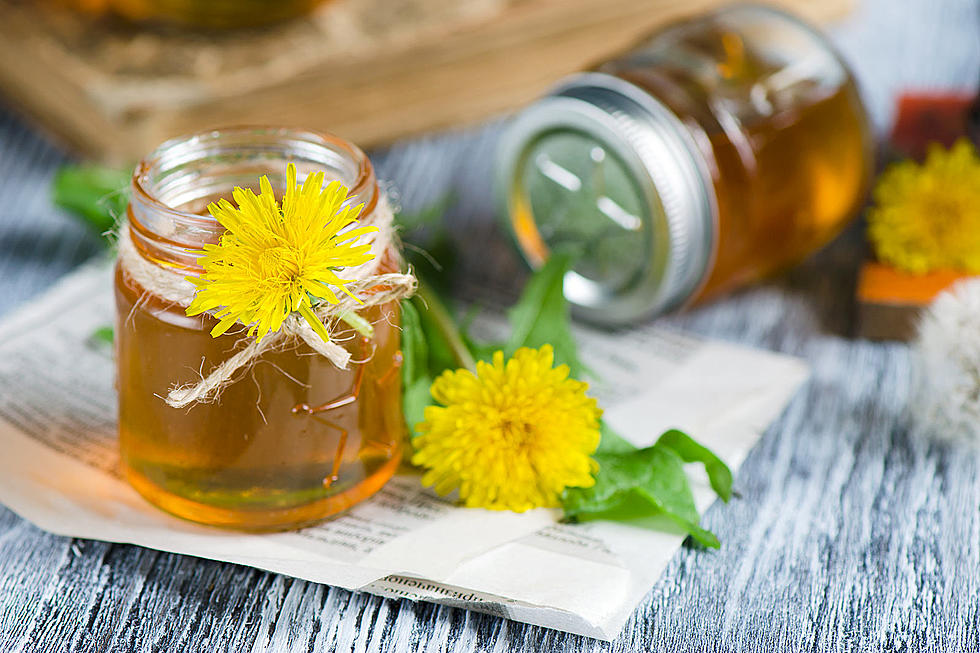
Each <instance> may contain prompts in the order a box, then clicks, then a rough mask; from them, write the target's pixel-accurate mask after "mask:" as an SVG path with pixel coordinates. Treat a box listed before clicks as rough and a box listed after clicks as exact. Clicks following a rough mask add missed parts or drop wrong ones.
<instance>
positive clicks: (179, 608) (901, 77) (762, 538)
mask: <svg viewBox="0 0 980 653" xmlns="http://www.w3.org/2000/svg"><path fill="white" fill-rule="evenodd" d="M978 15H980V3H978V2H977V0H942V1H941V2H940V1H935V2H927V1H925V0H904V1H901V2H899V1H898V0H867V1H866V2H863V3H861V4H860V5H859V6H858V8H857V10H856V12H855V14H854V15H853V16H852V17H851V18H849V19H848V20H847V21H846V23H844V24H842V25H840V26H838V27H837V28H835V30H834V35H835V38H836V40H837V42H838V43H839V45H840V47H841V50H842V51H843V52H844V54H845V56H846V57H847V58H848V59H849V60H850V61H851V62H852V64H853V65H854V67H855V69H856V70H857V72H858V75H859V77H860V81H861V82H862V84H863V87H864V89H865V92H866V95H867V98H868V101H869V105H870V107H871V110H872V113H873V114H874V117H875V121H876V123H877V125H878V126H879V128H882V129H883V128H884V127H886V126H887V125H888V123H889V121H890V119H891V108H892V103H893V99H894V94H895V93H896V92H897V91H898V90H900V89H903V88H906V87H912V88H934V89H950V88H955V89H963V90H971V89H975V88H976V84H977V79H978V76H980V26H978ZM25 65H26V62H25ZM498 131H499V124H497V125H488V126H486V127H483V128H475V129H469V130H466V131H463V132H457V133H449V134H440V135H433V136H431V137H429V138H423V139H417V140H414V141H411V142H405V143H401V144H398V145H396V146H393V147H391V148H389V149H388V150H387V151H384V152H377V153H375V161H376V162H377V165H378V168H379V171H380V173H381V175H382V176H383V177H384V178H387V179H390V180H392V181H393V182H394V183H395V184H396V185H397V186H398V187H400V188H401V189H402V198H401V200H402V203H403V204H404V205H405V206H406V207H408V208H413V207H419V206H423V205H425V204H426V203H428V202H430V201H432V200H435V199H437V198H439V197H441V196H442V195H443V194H444V193H445V192H446V191H447V190H453V191H454V192H455V195H456V197H457V202H456V204H455V205H454V207H453V209H452V210H451V215H450V219H451V221H452V224H453V227H454V229H455V230H456V233H457V235H458V237H459V240H460V241H461V242H462V243H467V242H468V243H469V244H470V247H469V250H470V251H471V252H472V255H471V256H467V257H466V258H465V264H466V266H465V267H466V268H467V270H468V273H469V274H470V275H471V277H473V278H480V279H484V280H485V281H486V282H487V283H495V284H500V283H507V281H508V279H510V278H511V275H512V274H514V273H515V271H516V270H519V266H518V264H517V262H516V260H515V259H514V258H513V257H510V258H506V259H505V261H504V263H503V264H497V263H495V265H494V266H488V265H487V259H486V256H485V255H484V253H485V251H486V246H487V245H486V244H487V242H492V243H496V244H498V245H500V246H501V247H503V246H504V245H503V242H504V240H503V238H502V237H501V236H500V234H499V231H498V230H497V229H496V227H495V225H494V222H493V214H494V211H493V205H492V203H491V201H490V176H489V175H490V170H491V163H490V162H491V160H492V155H493V147H494V142H495V138H496V135H497V134H498ZM65 159H66V155H65V154H64V153H62V152H61V151H60V150H59V149H58V148H57V147H56V146H54V145H52V144H51V143H49V142H48V141H46V140H44V139H43V137H41V136H39V135H38V134H37V133H36V132H35V131H34V130H32V129H31V128H30V127H29V126H28V125H27V124H25V123H24V122H23V121H22V120H21V119H19V118H16V117H14V115H13V113H12V112H11V111H9V110H6V109H0V313H3V312H6V311H9V310H10V309H12V308H14V307H15V306H16V305H18V304H20V303H22V302H24V301H27V300H29V299H30V298H31V297H32V296H34V295H35V294H36V293H38V292H40V291H42V290H43V289H44V288H46V287H48V286H50V285H51V284H52V283H53V282H54V281H55V280H56V279H57V278H58V277H59V276H61V275H62V274H64V273H66V272H68V271H69V270H71V269H72V268H73V267H75V266H76V265H78V264H79V263H80V262H82V261H83V260H85V259H86V258H88V257H90V256H92V255H94V254H95V253H96V252H98V251H99V249H100V246H99V243H98V240H97V238H95V237H94V236H92V235H90V234H88V233H87V232H86V231H85V230H84V229H83V228H82V227H80V226H79V225H77V224H76V223H75V222H73V221H72V220H71V219H69V218H67V217H66V216H64V215H62V214H60V213H59V212H58V211H57V210H55V209H54V208H52V206H51V205H50V203H49V200H48V190H47V186H48V183H49V180H50V177H51V174H52V172H53V170H54V168H55V167H56V166H57V165H58V164H59V163H61V162H62V161H64V160H65ZM861 251H862V245H861V238H860V231H859V230H852V232H851V233H850V235H849V236H848V237H844V238H842V239H840V240H839V241H838V242H837V243H835V244H834V245H833V246H831V247H830V248H828V249H827V250H826V251H824V252H823V253H822V254H820V255H819V256H818V257H816V258H815V259H813V260H811V261H810V262H808V263H807V264H806V265H804V266H802V267H801V268H799V269H797V270H795V271H794V272H792V273H791V274H789V275H788V276H786V277H784V278H782V279H780V280H777V281H775V282H772V283H769V284H767V285H763V286H759V287H756V288H753V289H750V290H747V291H744V292H742V293H739V294H737V295H735V296H733V297H731V298H728V299H725V300H723V301H720V302H717V303H715V304H712V305H710V306H706V307H703V308H700V309H698V310H696V311H693V312H690V313H688V314H686V315H682V316H676V317H671V318H669V319H668V321H669V322H670V323H672V324H674V325H676V326H678V327H681V328H685V329H691V330H693V331H695V332H698V333H702V334H706V335H710V336H713V337H720V338H726V339H730V340H733V341H737V342H742V343H748V344H752V345H758V346H761V347H767V348H770V349H775V350H779V351H785V352H789V353H793V354H798V355H801V356H804V357H805V358H806V359H807V360H808V361H809V362H810V363H811V365H812V366H813V378H812V381H811V382H810V383H809V384H808V385H807V386H806V387H805V388H804V389H803V390H802V391H801V392H800V394H799V395H798V396H797V397H796V398H795V400H794V401H793V402H792V404H791V405H790V406H789V408H788V410H787V411H786V413H785V414H784V415H783V416H782V418H780V419H779V421H778V422H777V423H776V424H774V425H773V426H772V428H770V429H769V431H768V432H767V433H766V435H765V437H764V438H763V439H762V441H761V442H760V444H759V445H758V446H757V447H756V448H755V450H754V451H753V452H752V453H751V455H750V456H749V457H748V459H747V460H746V462H745V464H744V465H743V467H742V469H741V470H740V472H739V474H738V477H737V480H736V488H737V490H738V491H739V493H740V497H739V498H737V499H736V500H734V501H732V503H731V504H730V505H728V506H722V505H716V506H714V507H713V508H712V509H711V510H709V511H708V513H707V515H706V517H705V521H706V524H707V526H708V527H709V528H711V529H712V530H714V531H715V532H716V533H718V535H719V537H720V538H721V540H722V542H723V546H722V548H721V550H720V551H717V552H709V553H705V552H697V551H689V550H682V551H680V552H679V553H678V554H677V555H676V556H675V558H674V559H673V561H672V562H671V564H670V566H669V567H668V568H667V570H666V572H665V573H664V575H663V577H662V578H661V579H660V581H659V582H658V583H657V585H656V586H655V587H654V588H653V590H652V591H651V592H650V594H649V596H648V597H647V598H646V599H645V600H644V602H643V604H642V605H641V606H640V608H639V609H638V610H637V612H636V615H635V616H634V618H633V619H632V620H631V621H630V623H629V624H628V626H627V628H626V630H625V632H624V633H623V634H622V636H621V637H620V638H619V639H618V640H617V641H616V642H614V643H612V644H606V643H602V642H596V641H593V640H588V639H585V638H582V637H576V636H570V635H566V634H563V633H558V632H554V631H550V630H546V629H542V628H537V627H531V626H526V625H523V624H518V623H514V622H507V621H503V620H500V619H497V618H494V617H489V616H485V615H479V614H475V613H467V612H465V611H461V610H454V609H447V608H442V607H436V606H433V605H428V604H413V603H410V602H400V603H399V602H395V601H390V600H383V599H380V598H376V597H371V596H367V595H359V594H352V593H350V592H347V591H343V590H338V589H335V588H331V587H327V586H323V585H317V584H315V583H308V582H303V581H297V580H293V579H289V578H285V577H282V576H278V575H275V574H269V573H265V572H260V571H256V570H252V569H248V568H243V567H238V566H235V565H230V564H223V563H218V562H211V561H205V560H199V559H195V558H191V557H186V556H178V555H171V554H167V553H160V552H157V551H152V550H148V549H142V548H139V547H133V546H121V545H113V544H106V543H102V542H93V541H84V540H72V539H69V538H63V537H56V536H53V535H49V534H47V533H44V532H42V531H40V530H38V529H36V528H34V527H33V526H31V525H30V524H29V523H27V522H25V521H23V520H22V519H20V518H18V517H17V516H16V515H14V514H13V513H11V512H9V511H7V510H5V509H3V508H0V651H12V650H25V651H58V652H60V651H110V650H111V651H129V650H141V651H142V650H149V651H158V650H166V651H168V653H177V652H178V651H265V650H276V651H279V650H283V651H292V650H296V651H348V650H356V651H379V650H384V651H408V650H413V651H414V650H425V651H470V650H480V651H495V652H505V651H511V650H528V651H531V650H534V651H537V650H555V651H557V650H576V651H578V650H582V651H587V650H614V651H640V650H658V651H660V650H663V651H712V650H718V651H733V650H738V651H748V650H759V651H769V650H776V651H811V650H820V651H823V650H889V651H918V650H945V651H976V650H980V473H978V472H980V469H978V467H980V464H978V456H977V453H976V452H975V451H972V450H966V449H960V448H956V447H950V446H938V445H934V444H930V443H927V442H923V441H921V440H918V439H916V438H914V437H912V436H911V435H910V433H909V431H908V429H907V419H906V414H905V410H906V402H907V399H908V397H909V392H910V389H909V376H910V372H911V365H910V358H909V354H908V350H907V349H906V348H905V347H904V346H902V345H896V344H873V343H869V342H865V341H860V340H855V339H853V338H852V337H851V330H852V324H853V316H854V310H853V302H852V299H851V297H852V289H853V285H854V278H855V271H856V267H857V263H858V260H859V258H860V255H861ZM0 451H2V448H0ZM0 455H2V453H0Z"/></svg>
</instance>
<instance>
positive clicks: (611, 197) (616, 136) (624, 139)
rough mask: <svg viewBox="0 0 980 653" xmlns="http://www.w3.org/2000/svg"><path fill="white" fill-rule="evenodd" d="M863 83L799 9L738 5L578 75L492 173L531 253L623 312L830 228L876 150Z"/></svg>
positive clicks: (650, 309) (857, 196)
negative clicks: (561, 256)
mask: <svg viewBox="0 0 980 653" xmlns="http://www.w3.org/2000/svg"><path fill="white" fill-rule="evenodd" d="M873 158H874V156H873V146H872V137H871V129H870V123H869V119H868V116H867V113H866V111H865V109H864V106H863V105H862V102H861V99H860V96H859V94H858V90H857V88H856V86H855V82H854V79H853V77H852V76H851V74H850V72H849V71H848V69H847V67H846V66H845V65H844V63H843V62H842V61H841V59H840V57H839V56H838V55H837V54H836V52H835V51H834V49H833V48H832V47H831V45H830V44H829V43H828V42H827V40H826V39H825V38H824V37H823V36H821V35H820V34H819V33H818V32H817V31H815V30H814V29H813V28H811V27H809V26H807V25H805V24H804V23H802V22H800V21H799V20H797V19H796V18H793V17H791V16H789V15H787V14H785V13H782V12H780V11H776V10H773V9H770V8H765V7H758V6H739V7H734V8H728V9H722V10H719V11H716V12H714V13H711V14H708V15H706V16H703V17H698V18H694V19H691V20H687V21H684V22H680V23H677V24H674V25H671V26H668V27H666V28H664V29H662V30H660V31H658V32H656V33H654V34H653V35H652V36H650V37H649V38H647V39H644V40H643V41H642V42H640V43H639V44H637V45H636V46H635V47H634V48H632V49H631V50H629V51H628V52H626V53H624V54H623V55H621V56H618V57H614V58H613V59H611V60H609V61H606V62H604V63H602V64H600V65H599V66H597V67H596V69H595V70H594V71H592V72H588V73H584V74H579V75H575V76H572V77H570V78H568V79H566V80H564V81H563V82H562V83H560V84H559V85H558V86H557V87H556V88H555V89H554V90H553V91H552V92H551V93H550V94H549V95H548V96H546V97H545V98H543V99H541V100H539V101H538V102H536V103H535V104H533V105H531V106H530V107H529V108H527V109H526V110H524V111H523V112H522V113H521V114H519V115H518V116H517V118H516V119H515V120H514V121H513V122H512V123H511V125H510V126H509V128H508V129H507V130H506V132H505V134H504V137H503V140H502V144H501V148H500V151H499V157H498V189H499V194H500V199H501V204H502V206H503V211H504V213H505V214H506V216H507V222H508V224H509V226H510V227H511V230H512V232H513V235H514V237H515V239H516V241H517V244H518V246H519V248H520V249H521V251H522V253H523V254H524V256H525V258H526V259H527V260H528V262H529V263H530V264H531V265H532V266H538V265H540V264H541V263H542V262H543V261H544V260H545V259H546V258H547V257H548V255H549V253H550V252H551V251H553V250H555V249H557V248H562V247H571V248H574V249H576V250H577V255H578V258H577V259H576V260H577V263H576V265H575V266H574V268H573V270H572V271H571V272H569V273H568V275H567V276H566V278H565V294H566V296H567V298H568V299H569V301H570V302H571V303H572V304H573V306H574V307H575V309H576V312H577V314H579V315H581V316H583V317H585V318H586V319H589V320H592V321H595V322H600V323H606V324H623V323H629V322H633V321H636V320H639V319H642V318H646V317H650V316H655V315H659V314H662V313H664V312H666V311H669V310H671V309H674V308H677V307H680V306H684V305H686V304H689V303H691V302H694V301H697V300H700V299H703V298H706V297H709V296H712V295H715V294H718V293H721V292H724V291H728V290H730V289H732V288H735V287H738V286H740V285H743V284H745V283H748V282H751V281H754V280H757V279H759V278H761V277H764V276H766V275H769V274H771V273H773V272H775V271H777V270H780V269H782V268H785V267H786V266H789V265H790V264H793V263H795V262H798V261H800V260H801V259H802V258H804V257H805V256H806V255H807V254H809V253H810V252H813V251H814V250H816V249H818V248H819V247H821V246H822V245H824V244H825V243H827V242H828V241H829V240H830V239H832V238H833V237H834V236H835V235H836V234H837V233H838V232H840V231H841V229H842V228H843V227H844V226H845V225H846V224H847V222H848V221H849V219H850V218H852V217H853V216H855V215H856V214H857V212H858V210H859V208H860V206H861V205H862V203H863V200H864V197H865V195H866V192H867V188H868V184H869V179H870V174H871V170H872V165H873Z"/></svg>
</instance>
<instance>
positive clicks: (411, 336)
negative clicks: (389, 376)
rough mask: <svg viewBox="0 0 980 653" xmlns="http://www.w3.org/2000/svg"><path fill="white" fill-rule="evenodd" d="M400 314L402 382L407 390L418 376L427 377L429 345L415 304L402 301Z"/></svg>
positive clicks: (409, 301)
mask: <svg viewBox="0 0 980 653" xmlns="http://www.w3.org/2000/svg"><path fill="white" fill-rule="evenodd" d="M401 312H402V343H401V347H402V381H403V382H404V385H405V387H406V388H407V387H408V386H409V385H410V384H411V383H413V382H414V381H415V380H416V379H418V378H419V377H420V376H428V374H427V372H428V366H429V345H428V344H427V343H426V341H425V332H424V331H422V319H421V318H420V317H419V312H418V309H417V308H415V304H414V303H413V302H412V301H411V300H408V299H405V300H402V302H401Z"/></svg>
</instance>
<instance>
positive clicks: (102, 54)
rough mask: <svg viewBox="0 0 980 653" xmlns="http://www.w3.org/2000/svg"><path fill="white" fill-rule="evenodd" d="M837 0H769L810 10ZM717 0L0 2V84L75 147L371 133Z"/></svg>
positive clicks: (376, 138)
mask: <svg viewBox="0 0 980 653" xmlns="http://www.w3.org/2000/svg"><path fill="white" fill-rule="evenodd" d="M850 3H851V0H819V1H814V0H777V1H776V2H774V4H776V5H778V6H782V7H785V8H788V9H791V10H795V11H797V12H799V13H800V14H801V15H803V16H804V17H806V18H809V19H810V20H814V21H817V22H826V21H828V20H830V19H832V18H836V17H839V16H841V15H843V14H844V13H845V12H846V11H847V10H848V9H849V8H850ZM722 4H726V1H725V0H684V1H683V2H681V1H678V0H467V1H466V2H463V1H461V0H335V2H333V3H331V4H328V5H327V6H325V7H323V8H322V9H321V10H319V11H317V12H316V13H314V14H313V15H311V16H310V17H308V18H305V19H302V20H298V21H294V22H292V23H288V24H283V25H278V26H275V27H272V28H270V29H267V30H261V31H250V32H238V33H218V34H215V33H211V34H204V33H198V34H188V33H186V32H177V31H174V30H170V31H167V30H164V31H159V30H158V31H142V32H141V31H138V30H134V29H132V28H129V27H127V26H123V25H119V24H108V23H106V22H99V21H91V20H88V19H85V18H81V17H77V16H75V15H73V14H70V13H66V12H63V11H55V10H50V9H48V10H45V9H41V8H39V7H38V5H37V1H36V0H33V1H32V0H0V87H2V93H3V95H4V96H5V98H6V99H7V100H12V101H14V102H16V103H17V104H19V105H20V106H21V107H22V108H23V109H24V111H25V112H26V113H28V114H29V115H30V116H31V117H32V118H33V119H35V120H36V121H37V122H38V123H40V124H41V125H42V126H43V127H45V128H46V129H48V130H49V131H51V132H53V133H54V134H56V135H57V136H58V137H60V138H61V139H63V140H64V141H65V142H66V143H67V144H68V145H70V146H71V147H73V148H75V149H76V150H78V151H80V152H81V153H84V154H87V155H90V156H93V157H96V158H100V159H104V160H110V161H121V160H130V161H131V160H134V159H136V158H138V157H139V156H140V155H141V154H144V153H145V152H147V151H149V150H150V149H152V148H153V147H154V146H155V145H156V144H157V143H159V142H160V141H162V140H164V139H166V138H169V137H171V136H175V135H177V134H181V133H187V132H191V131H196V130H200V129H206V128H211V127H216V126H221V125H228V124H282V125H294V126H303V127H308V128H313V129H319V130H325V131H330V132H334V133H337V134H340V135H342V136H344V137H346V138H349V139H351V140H353V141H355V142H357V143H359V144H361V145H365V146H369V145H377V144H381V143H384V142H388V141H391V140H393V139H395V138H399V137H402V136H407V135H410V134H416V133H419V132H422V131H427V130H432V129H436V128H443V127H448V126H452V125H459V124H466V123H472V122H475V121H478V120H480V119H483V118H486V117H487V116H490V115H493V114H497V113H500V112H503V111H507V110H511V109H514V108H516V107H519V106H521V105H524V104H526V103H527V102H529V101H530V100H532V99H533V98H535V97H536V96H538V95H540V94H541V93H542V92H543V91H544V90H545V89H546V88H547V87H548V86H549V85H550V84H552V83H554V81H555V80H557V79H558V78H559V77H561V76H563V75H565V74H568V73H571V72H574V71H577V70H582V69H583V68H585V67H587V66H588V65H590V64H591V63H593V62H595V61H597V60H599V59H602V58H604V57H606V56H608V55H610V54H613V53H615V52H617V51H620V50H622V49H624V48H625V47H627V46H628V45H629V44H630V43H632V42H633V41H635V40H636V39H637V38H639V37H641V36H642V35H643V34H644V33H646V32H649V31H650V30H651V29H653V28H655V27H656V26H657V25H660V24H663V23H664V22H666V21H668V20H671V19H675V18H678V17H680V16H684V15H690V14H693V13H696V12H699V11H703V10H706V9H710V8H712V7H715V6H719V5H722Z"/></svg>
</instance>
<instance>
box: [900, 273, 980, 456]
mask: <svg viewBox="0 0 980 653" xmlns="http://www.w3.org/2000/svg"><path fill="white" fill-rule="evenodd" d="M913 356H914V363H915V369H916V378H915V383H914V386H913V388H914V389H913V393H914V394H913V397H912V405H911V408H912V414H913V417H914V421H915V425H914V426H915V427H916V430H917V431H919V432H921V433H923V434H925V435H928V436H930V437H933V438H936V439H940V440H951V441H958V442H969V443H971V444H974V445H976V446H980V278H972V279H967V280H964V281H960V282H958V283H956V284H955V285H954V286H953V287H952V288H950V289H949V290H946V291H944V292H942V293H941V294H940V295H939V296H938V297H936V299H935V300H934V301H933V303H932V305H931V306H929V308H928V309H926V310H925V311H924V312H923V315H922V319H921V322H920V324H919V334H918V338H917V340H916V342H915V344H914V348H913Z"/></svg>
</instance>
